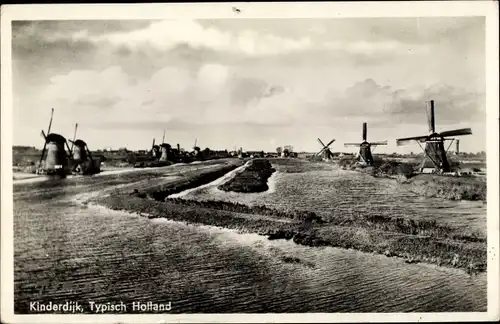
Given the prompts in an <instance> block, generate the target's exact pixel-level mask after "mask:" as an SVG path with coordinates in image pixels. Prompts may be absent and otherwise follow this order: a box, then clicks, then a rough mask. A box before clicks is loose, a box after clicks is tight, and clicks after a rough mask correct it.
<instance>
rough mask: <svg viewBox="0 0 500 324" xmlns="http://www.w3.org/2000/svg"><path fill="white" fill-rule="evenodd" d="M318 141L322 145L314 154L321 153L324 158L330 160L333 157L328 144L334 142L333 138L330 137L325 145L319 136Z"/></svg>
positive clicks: (319, 154)
mask: <svg viewBox="0 0 500 324" xmlns="http://www.w3.org/2000/svg"><path fill="white" fill-rule="evenodd" d="M318 142H319V144H320V145H321V146H322V148H321V150H320V151H319V152H317V153H316V154H315V155H314V156H321V155H322V156H323V159H324V160H331V159H332V158H333V153H332V151H330V145H332V143H333V142H335V140H334V139H332V140H331V141H330V142H329V143H328V144H327V145H325V143H323V142H322V141H321V140H320V139H319V138H318Z"/></svg>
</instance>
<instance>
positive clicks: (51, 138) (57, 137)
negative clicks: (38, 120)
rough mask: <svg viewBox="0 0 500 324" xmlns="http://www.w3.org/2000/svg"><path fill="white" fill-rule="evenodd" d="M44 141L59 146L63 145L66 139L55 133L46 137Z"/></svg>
mask: <svg viewBox="0 0 500 324" xmlns="http://www.w3.org/2000/svg"><path fill="white" fill-rule="evenodd" d="M45 141H46V142H47V143H48V142H55V143H59V144H64V143H65V142H66V138H65V137H64V136H62V135H59V134H56V133H50V134H49V135H47V137H46V138H45Z"/></svg>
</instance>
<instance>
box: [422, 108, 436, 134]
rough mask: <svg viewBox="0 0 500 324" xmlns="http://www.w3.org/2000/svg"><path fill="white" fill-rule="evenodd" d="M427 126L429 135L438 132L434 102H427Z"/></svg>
mask: <svg viewBox="0 0 500 324" xmlns="http://www.w3.org/2000/svg"><path fill="white" fill-rule="evenodd" d="M425 104H426V110H425V111H426V113H427V124H428V126H429V133H431V134H433V133H434V132H435V131H436V121H435V118H434V100H431V101H426V103H425Z"/></svg>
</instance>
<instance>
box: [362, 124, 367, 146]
mask: <svg viewBox="0 0 500 324" xmlns="http://www.w3.org/2000/svg"><path fill="white" fill-rule="evenodd" d="M366 135H367V129H366V123H363V142H366Z"/></svg>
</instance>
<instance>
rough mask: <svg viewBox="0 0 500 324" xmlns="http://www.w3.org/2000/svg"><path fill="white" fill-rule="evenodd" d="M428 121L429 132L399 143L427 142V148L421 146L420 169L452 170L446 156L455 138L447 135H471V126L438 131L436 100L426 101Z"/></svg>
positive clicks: (398, 142) (403, 139)
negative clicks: (435, 115)
mask: <svg viewBox="0 0 500 324" xmlns="http://www.w3.org/2000/svg"><path fill="white" fill-rule="evenodd" d="M426 112H427V123H428V125H429V134H428V135H422V136H413V137H406V138H400V139H398V140H396V143H397V145H404V144H408V143H409V142H412V141H416V142H417V143H418V145H420V143H425V149H423V148H422V146H420V147H421V148H422V149H423V151H424V154H425V155H424V159H423V161H422V163H421V165H420V171H421V172H424V171H425V170H426V169H430V170H432V171H438V172H450V164H449V162H448V158H447V157H446V152H447V151H448V149H449V147H450V146H451V144H452V143H453V140H455V139H454V138H446V137H447V136H462V135H471V134H472V130H471V129H470V128H461V129H454V130H450V131H444V132H441V133H437V132H436V123H435V117H434V100H431V101H427V102H426ZM447 140H451V141H452V142H451V143H450V145H449V146H448V149H446V150H445V149H444V141H447Z"/></svg>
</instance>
